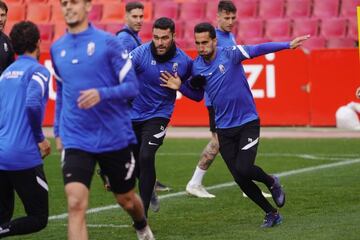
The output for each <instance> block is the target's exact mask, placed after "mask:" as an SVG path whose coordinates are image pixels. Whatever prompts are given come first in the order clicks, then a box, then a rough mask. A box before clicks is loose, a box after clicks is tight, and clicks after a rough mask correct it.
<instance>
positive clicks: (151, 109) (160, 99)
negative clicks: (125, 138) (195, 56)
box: [131, 18, 203, 213]
mask: <svg viewBox="0 0 360 240" xmlns="http://www.w3.org/2000/svg"><path fill="white" fill-rule="evenodd" d="M131 58H132V61H133V64H134V68H135V71H136V74H137V76H138V79H139V83H140V94H139V95H138V96H137V97H136V98H135V99H134V100H133V101H132V112H131V118H132V123H133V128H134V131H135V134H136V137H137V140H138V144H137V145H136V146H135V147H134V154H135V159H136V160H137V176H138V178H139V190H140V196H141V199H142V200H143V203H144V207H145V212H146V213H147V211H148V208H149V203H150V198H151V196H152V193H153V189H154V184H155V180H156V172H155V154H156V151H157V150H158V149H159V147H160V146H161V145H162V143H163V140H164V137H165V133H166V127H167V125H168V123H169V121H170V118H171V115H172V112H173V110H174V103H175V99H176V91H174V90H172V89H169V88H166V87H163V86H161V84H162V82H161V80H160V76H161V73H172V74H177V75H179V76H180V77H181V78H182V79H187V78H188V77H189V76H190V75H191V67H192V60H191V59H190V58H189V57H188V56H187V55H186V54H185V53H184V52H183V51H182V50H181V49H179V48H177V47H176V45H175V24H174V22H173V21H172V20H171V19H169V18H159V19H157V20H156V21H155V22H154V25H153V38H152V41H151V42H149V43H146V44H143V45H141V46H140V47H138V48H136V49H135V50H133V51H132V52H131ZM186 83H187V82H186ZM185 86H186V84H185ZM180 91H181V92H182V93H183V94H184V95H186V96H187V97H190V98H192V99H194V100H200V99H202V94H203V92H202V91H196V90H194V91H187V89H186V88H182V89H180ZM153 210H156V211H157V210H158V209H153Z"/></svg>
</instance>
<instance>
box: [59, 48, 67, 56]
mask: <svg viewBox="0 0 360 240" xmlns="http://www.w3.org/2000/svg"><path fill="white" fill-rule="evenodd" d="M60 56H61V57H65V56H66V51H65V50H64V49H63V50H61V52H60Z"/></svg>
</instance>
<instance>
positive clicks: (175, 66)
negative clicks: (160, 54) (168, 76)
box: [172, 62, 179, 73]
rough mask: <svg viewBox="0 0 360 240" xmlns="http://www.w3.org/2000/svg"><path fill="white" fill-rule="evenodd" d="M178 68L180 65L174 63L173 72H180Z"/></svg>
mask: <svg viewBox="0 0 360 240" xmlns="http://www.w3.org/2000/svg"><path fill="white" fill-rule="evenodd" d="M178 68H179V64H178V63H177V62H176V63H174V64H173V66H172V71H173V72H174V73H176V72H177V70H178Z"/></svg>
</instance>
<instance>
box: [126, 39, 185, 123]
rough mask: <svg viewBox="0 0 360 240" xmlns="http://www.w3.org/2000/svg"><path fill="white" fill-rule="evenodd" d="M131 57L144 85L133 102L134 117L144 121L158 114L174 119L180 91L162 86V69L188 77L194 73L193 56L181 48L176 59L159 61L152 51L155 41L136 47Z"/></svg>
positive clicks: (141, 83) (181, 76)
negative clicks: (192, 68) (176, 100)
mask: <svg viewBox="0 0 360 240" xmlns="http://www.w3.org/2000/svg"><path fill="white" fill-rule="evenodd" d="M131 58H132V61H133V64H134V68H135V71H136V74H137V77H138V79H139V86H140V87H139V89H140V94H139V95H138V96H137V97H136V98H135V99H134V101H133V102H132V112H131V118H132V120H133V121H144V120H148V119H150V118H154V117H163V118H168V119H170V117H171V114H172V112H173V110H174V103H175V99H176V91H175V90H172V89H169V88H166V87H162V86H160V84H161V83H162V82H161V80H160V74H161V72H162V71H167V72H169V73H171V74H175V73H177V74H178V76H179V77H180V78H181V79H182V80H183V81H185V80H187V79H188V78H189V77H190V75H191V67H192V60H191V59H190V58H189V57H188V56H187V55H186V54H185V53H184V52H183V51H182V50H181V49H179V48H177V49H176V54H175V56H174V57H173V58H172V59H170V60H168V61H166V62H163V63H160V62H157V61H156V60H155V59H154V58H153V56H152V53H151V43H146V44H143V45H141V46H140V47H138V48H136V49H134V50H133V51H132V52H131Z"/></svg>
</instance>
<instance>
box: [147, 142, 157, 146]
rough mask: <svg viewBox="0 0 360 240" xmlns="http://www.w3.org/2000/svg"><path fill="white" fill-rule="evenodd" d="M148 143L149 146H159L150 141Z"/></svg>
mask: <svg viewBox="0 0 360 240" xmlns="http://www.w3.org/2000/svg"><path fill="white" fill-rule="evenodd" d="M148 143H149V145H153V146H157V145H159V144H158V143H154V142H152V141H149V142H148Z"/></svg>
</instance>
